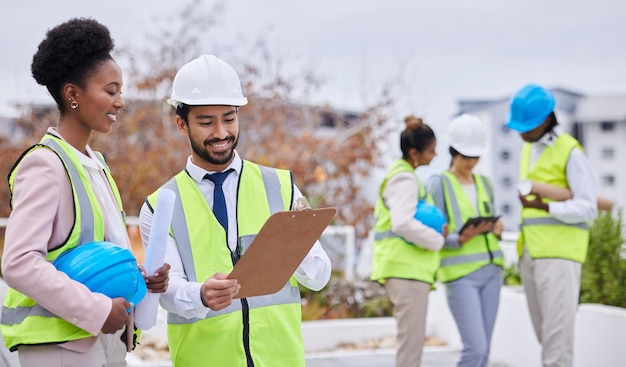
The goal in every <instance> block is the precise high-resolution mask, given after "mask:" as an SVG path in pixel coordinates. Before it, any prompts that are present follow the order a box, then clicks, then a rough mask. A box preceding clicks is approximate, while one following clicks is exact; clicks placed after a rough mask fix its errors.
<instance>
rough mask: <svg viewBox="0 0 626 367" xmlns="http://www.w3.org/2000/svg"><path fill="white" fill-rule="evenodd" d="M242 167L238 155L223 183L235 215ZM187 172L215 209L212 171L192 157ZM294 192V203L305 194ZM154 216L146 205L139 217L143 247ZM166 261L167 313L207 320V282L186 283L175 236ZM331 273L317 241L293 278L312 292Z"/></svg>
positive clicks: (231, 223) (233, 224) (232, 238)
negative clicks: (204, 301) (202, 295)
mask: <svg viewBox="0 0 626 367" xmlns="http://www.w3.org/2000/svg"><path fill="white" fill-rule="evenodd" d="M241 164H242V160H241V157H240V156H239V154H238V153H237V152H235V157H234V159H233V161H232V162H231V164H230V165H229V166H228V167H227V168H226V169H225V170H224V171H226V170H228V169H231V168H232V169H233V170H234V172H232V173H231V174H229V175H228V176H227V178H226V180H225V181H224V183H223V190H224V198H225V200H226V209H227V211H228V212H229V213H235V211H236V210H237V209H236V208H237V183H238V181H239V175H240V174H241ZM186 169H187V172H189V175H190V176H191V178H192V179H193V180H194V181H195V182H196V185H198V188H199V189H200V192H202V194H203V195H204V197H205V199H206V201H207V204H208V205H209V207H211V208H212V207H213V188H214V186H215V185H214V184H213V182H211V181H210V180H204V176H205V175H206V174H207V173H209V174H210V173H213V172H209V171H206V170H205V169H203V168H200V167H199V166H197V165H195V164H194V163H193V162H192V161H191V157H189V158H188V159H187V165H186ZM293 191H294V195H293V200H294V202H295V200H297V199H298V198H301V197H302V193H301V192H300V190H299V189H298V188H297V187H296V186H295V185H294V186H293ZM152 216H153V213H152V211H150V209H149V208H148V206H147V204H145V203H144V205H143V206H142V208H141V212H140V214H139V227H140V230H141V238H142V240H143V244H144V248H145V246H147V244H148V238H149V235H150V227H151V225H152ZM228 228H237V221H236V216H234V215H229V216H228ZM228 246H229V247H230V248H231V250H234V249H235V248H236V246H237V231H236V230H230V231H228ZM165 262H167V263H168V264H170V273H169V284H168V288H167V291H166V292H165V293H163V294H162V295H161V306H163V308H165V309H166V310H167V311H170V312H173V313H176V314H178V315H180V316H183V317H186V318H205V317H206V316H207V314H208V313H209V312H210V311H211V310H210V309H209V308H208V307H205V306H204V304H202V301H201V299H200V288H201V286H202V282H204V279H202V280H200V279H199V281H200V282H199V283H197V282H189V281H187V277H186V275H185V272H184V270H183V265H182V261H181V259H180V253H179V252H178V247H177V245H176V241H175V240H174V238H173V237H172V236H169V238H168V242H167V245H166V250H165ZM331 270H332V268H331V263H330V259H329V257H328V255H327V254H326V251H324V249H323V248H322V246H321V244H320V243H319V241H318V242H316V243H315V244H314V245H313V247H312V248H311V250H310V251H309V253H308V254H307V256H306V257H305V258H304V260H303V261H302V263H301V264H300V266H299V267H298V269H297V270H296V272H295V274H294V275H295V277H296V279H297V280H298V282H300V283H301V284H302V285H304V286H305V287H307V288H309V289H311V290H314V291H318V290H320V289H322V288H323V287H324V286H325V285H326V284H327V283H328V281H329V279H330V274H331Z"/></svg>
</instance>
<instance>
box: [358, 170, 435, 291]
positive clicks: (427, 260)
mask: <svg viewBox="0 0 626 367" xmlns="http://www.w3.org/2000/svg"><path fill="white" fill-rule="evenodd" d="M400 172H409V173H411V174H413V175H414V174H415V170H414V169H413V167H412V166H411V165H410V164H409V163H408V162H407V161H405V160H404V159H398V160H397V161H395V162H394V163H393V164H392V165H391V166H390V167H389V169H388V170H387V174H386V175H385V178H384V179H383V182H382V184H381V185H380V189H379V194H378V200H377V201H376V205H375V207H374V217H375V221H376V223H375V225H374V249H373V263H372V272H371V275H370V279H372V280H374V281H377V282H379V283H381V284H384V283H385V280H386V279H388V278H400V279H412V280H420V281H422V282H426V283H429V284H433V283H434V282H435V275H436V273H437V268H438V267H439V252H438V251H430V250H427V249H424V248H421V247H418V246H416V245H415V244H413V243H411V242H408V241H407V240H405V239H404V238H402V237H401V236H399V235H398V234H396V233H394V232H393V231H392V230H391V213H390V212H389V208H388V207H387V206H386V205H385V202H384V200H383V191H384V190H385V186H386V184H387V181H389V179H390V178H391V177H392V176H394V175H396V174H398V173H400ZM416 178H417V182H418V185H419V192H418V200H423V199H425V200H427V201H430V200H429V199H428V195H427V194H426V191H425V190H424V186H423V185H422V183H421V181H420V180H419V178H418V177H417V176H416Z"/></svg>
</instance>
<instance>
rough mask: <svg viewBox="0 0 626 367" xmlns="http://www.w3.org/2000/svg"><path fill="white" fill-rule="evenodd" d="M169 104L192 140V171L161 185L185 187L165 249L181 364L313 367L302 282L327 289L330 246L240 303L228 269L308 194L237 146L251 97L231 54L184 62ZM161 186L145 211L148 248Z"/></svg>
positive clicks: (175, 349) (171, 324)
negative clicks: (277, 285) (270, 222)
mask: <svg viewBox="0 0 626 367" xmlns="http://www.w3.org/2000/svg"><path fill="white" fill-rule="evenodd" d="M168 103H169V104H171V105H172V106H173V107H174V108H175V112H176V126H177V127H178V130H179V132H180V133H181V134H182V135H184V136H185V137H186V138H187V139H189V143H190V145H191V156H189V158H188V159H187V163H186V166H185V169H184V170H182V171H181V172H180V173H178V174H177V175H176V176H175V177H174V178H172V179H171V180H169V181H168V182H166V183H165V184H164V185H163V186H161V188H167V189H170V190H172V191H173V192H174V193H176V203H175V205H174V217H173V219H172V226H171V227H172V231H171V232H170V233H171V234H172V235H171V236H170V237H169V238H168V243H167V246H166V252H165V259H166V261H167V262H168V263H170V264H171V265H172V268H171V269H172V270H171V273H170V286H169V288H168V290H167V291H166V292H165V293H164V294H163V295H161V299H160V302H161V305H162V306H163V307H164V308H165V309H166V310H167V311H168V320H167V321H168V325H167V330H168V342H169V350H170V356H171V359H172V363H173V365H174V366H176V367H204V366H225V367H226V366H228V367H244V366H248V367H251V366H255V367H274V366H289V367H298V366H300V367H304V364H305V356H304V341H303V339H302V332H301V324H302V314H301V313H302V306H301V300H300V291H299V288H298V283H300V284H302V285H303V286H305V287H307V288H309V289H311V290H320V289H322V288H323V287H324V286H325V285H326V284H327V283H328V281H329V280H330V275H331V263H330V259H329V258H328V255H327V254H326V252H325V251H324V249H323V248H322V246H321V244H320V243H319V242H316V243H315V244H314V245H313V247H312V248H311V250H310V251H309V253H308V254H307V256H306V257H305V258H304V260H303V261H302V263H301V264H300V266H299V267H298V268H297V270H296V272H295V274H294V275H293V276H292V277H291V279H290V280H289V281H288V282H286V283H285V285H284V286H283V288H282V289H281V290H279V291H278V292H276V293H273V294H269V295H263V296H257V297H250V298H240V299H235V298H234V297H235V296H236V295H237V293H238V291H239V289H240V285H239V284H238V283H237V280H236V279H228V278H227V275H228V274H229V273H230V272H231V271H232V270H233V268H234V266H235V264H236V263H237V261H238V260H239V258H240V257H241V256H242V255H245V251H246V250H247V248H248V247H249V246H250V244H251V243H252V241H253V239H254V238H255V236H256V234H257V233H258V232H259V231H260V229H261V227H262V226H263V224H264V223H265V221H266V220H267V219H268V218H269V217H270V215H271V214H273V213H276V212H281V211H287V210H295V209H298V208H297V206H298V203H300V202H303V201H304V202H306V200H305V199H304V197H303V196H302V194H301V192H300V190H299V189H298V188H297V186H296V185H295V184H294V181H293V177H292V174H291V171H288V170H284V169H275V168H271V167H267V166H262V165H259V164H256V163H254V162H251V161H248V160H245V159H243V158H242V157H240V156H239V154H238V153H237V151H236V150H235V147H236V146H237V142H238V140H239V131H240V129H239V108H240V107H241V106H244V105H246V104H247V103H248V100H247V98H246V97H244V95H243V93H242V90H241V82H240V80H239V76H238V75H237V73H236V72H235V70H234V69H233V67H231V66H230V65H229V64H228V63H226V62H225V61H224V60H221V59H219V58H217V57H216V56H214V55H202V56H200V57H198V58H196V59H194V60H191V61H190V62H188V63H187V64H185V65H183V66H182V67H181V68H180V69H179V70H178V72H177V73H176V76H175V77H174V82H173V85H172V94H171V97H170V99H168ZM159 190H160V189H159ZM159 190H157V191H156V192H155V193H153V194H152V195H150V196H148V198H147V200H146V203H145V204H144V205H143V207H142V208H141V213H140V229H141V236H142V239H143V242H144V246H147V245H148V241H149V236H150V231H151V226H152V221H153V213H152V212H153V208H154V207H155V203H156V198H157V195H158V192H159ZM275 256H281V254H275Z"/></svg>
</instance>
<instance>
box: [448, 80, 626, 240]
mask: <svg viewBox="0 0 626 367" xmlns="http://www.w3.org/2000/svg"><path fill="white" fill-rule="evenodd" d="M551 91H552V92H553V93H554V95H555V97H556V100H557V102H556V115H557V119H558V121H559V125H560V129H561V131H564V132H567V133H569V134H571V135H573V136H574V137H576V138H577V139H578V140H579V141H580V142H581V144H582V145H583V147H584V148H585V151H586V153H587V155H588V157H589V159H590V161H591V164H592V167H593V168H594V171H595V177H591V178H590V179H594V180H596V182H597V184H598V195H599V196H602V197H606V198H608V199H611V200H613V202H614V204H615V205H614V207H618V208H619V207H623V206H624V204H625V203H626V190H624V189H625V186H624V185H625V184H626V172H623V170H622V169H620V167H622V164H623V163H624V162H626V147H625V144H626V95H617V96H615V95H614V96H586V95H583V94H580V93H578V92H574V91H571V90H566V89H562V88H553V89H551ZM510 98H511V96H507V97H504V98H501V99H493V100H460V101H459V102H458V106H459V111H458V113H459V114H462V113H471V114H474V115H476V116H478V117H480V118H481V119H482V120H483V121H484V122H485V123H486V125H487V128H488V131H489V142H490V150H489V151H490V154H488V155H487V156H486V157H484V158H481V160H480V163H479V169H478V170H479V171H480V172H481V173H483V174H486V175H488V176H489V177H491V179H492V183H493V186H494V191H495V197H496V205H497V209H498V211H499V213H500V214H501V215H502V218H503V221H504V226H505V229H506V230H508V231H515V230H516V229H517V226H518V220H519V211H520V204H519V200H518V197H517V187H516V186H517V182H518V162H519V156H520V152H521V147H522V144H523V140H522V139H521V137H520V136H519V134H518V133H517V132H515V131H511V130H509V129H507V128H506V126H505V122H506V118H507V115H508V109H509V101H510Z"/></svg>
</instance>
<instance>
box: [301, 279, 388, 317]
mask: <svg viewBox="0 0 626 367" xmlns="http://www.w3.org/2000/svg"><path fill="white" fill-rule="evenodd" d="M300 295H301V296H302V319H303V320H320V319H343V318H358V317H381V316H391V315H392V312H393V306H392V304H391V301H390V300H389V297H388V296H387V295H386V292H385V288H384V287H383V286H382V285H380V284H378V283H375V282H372V281H369V280H356V281H351V282H349V281H347V280H345V279H343V277H342V276H341V274H333V276H332V277H331V278H330V281H329V282H328V285H327V286H326V287H324V289H322V290H321V291H319V292H313V291H310V290H308V289H306V288H304V287H302V286H301V287H300Z"/></svg>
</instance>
